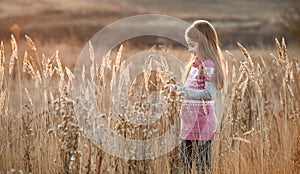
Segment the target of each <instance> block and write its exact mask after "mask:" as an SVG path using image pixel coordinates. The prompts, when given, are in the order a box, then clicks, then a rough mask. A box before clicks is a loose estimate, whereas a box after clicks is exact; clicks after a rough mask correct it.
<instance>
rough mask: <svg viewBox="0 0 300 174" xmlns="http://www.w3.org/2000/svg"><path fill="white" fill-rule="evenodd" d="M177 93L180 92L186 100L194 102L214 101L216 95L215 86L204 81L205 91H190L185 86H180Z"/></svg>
mask: <svg viewBox="0 0 300 174" xmlns="http://www.w3.org/2000/svg"><path fill="white" fill-rule="evenodd" d="M178 91H179V92H182V93H183V94H184V96H185V97H187V98H191V99H196V100H200V99H203V100H212V99H214V97H215V94H216V86H215V84H214V83H213V82H210V81H205V89H203V90H198V89H192V88H188V87H186V86H180V87H178Z"/></svg>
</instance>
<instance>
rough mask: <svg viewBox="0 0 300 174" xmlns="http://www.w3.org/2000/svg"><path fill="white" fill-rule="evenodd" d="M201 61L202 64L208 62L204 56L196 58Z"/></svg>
mask: <svg viewBox="0 0 300 174" xmlns="http://www.w3.org/2000/svg"><path fill="white" fill-rule="evenodd" d="M196 58H197V59H199V60H200V61H201V62H204V61H205V60H206V58H205V57H204V56H197V55H196V56H195V59H196Z"/></svg>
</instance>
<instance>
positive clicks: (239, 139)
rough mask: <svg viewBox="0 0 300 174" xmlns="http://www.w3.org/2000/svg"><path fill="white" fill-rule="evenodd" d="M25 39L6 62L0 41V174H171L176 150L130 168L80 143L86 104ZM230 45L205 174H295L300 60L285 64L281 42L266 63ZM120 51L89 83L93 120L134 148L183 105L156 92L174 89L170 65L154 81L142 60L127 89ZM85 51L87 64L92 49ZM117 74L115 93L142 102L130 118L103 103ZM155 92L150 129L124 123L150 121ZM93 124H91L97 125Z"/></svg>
mask: <svg viewBox="0 0 300 174" xmlns="http://www.w3.org/2000/svg"><path fill="white" fill-rule="evenodd" d="M26 40H27V43H28V48H27V51H26V52H25V53H24V55H20V54H21V52H20V50H18V46H17V44H16V41H15V39H14V37H13V36H12V38H11V46H12V51H11V55H10V56H8V57H7V54H8V52H9V51H5V50H4V43H3V42H1V49H0V84H1V86H0V87H1V94H0V109H1V117H0V137H1V138H0V156H1V159H0V173H16V172H22V173H172V172H175V171H177V170H178V166H179V159H178V156H177V154H178V149H177V148H176V149H174V150H173V151H172V152H170V153H168V154H165V155H163V156H160V157H157V158H155V159H151V160H144V161H136V160H126V159H120V158H117V157H113V156H111V155H109V154H107V153H105V152H104V151H102V150H101V149H99V148H98V147H97V146H96V145H94V144H93V142H92V141H91V140H89V139H88V138H86V136H84V133H83V130H82V129H80V127H79V124H78V123H79V121H80V120H78V118H77V117H76V116H75V110H74V108H75V107H77V108H78V107H82V106H88V104H89V102H92V101H91V100H90V98H88V96H87V98H86V103H83V104H78V103H77V102H75V101H76V98H72V95H71V94H72V89H73V88H72V86H71V84H72V79H73V78H74V75H73V74H72V72H71V71H70V70H69V69H68V68H66V67H64V66H63V64H62V63H61V61H60V59H59V53H58V52H54V54H52V56H49V57H48V56H47V55H43V54H42V56H41V55H40V53H39V52H38V49H37V47H36V46H35V44H34V42H32V40H31V39H30V38H29V37H26ZM238 46H239V48H240V49H241V51H240V56H238V57H236V56H235V55H236V54H231V53H230V52H227V53H228V54H227V55H228V56H227V57H228V62H227V70H226V71H227V76H228V77H227V78H228V83H227V84H226V85H225V88H224V89H223V90H222V91H221V92H219V93H218V96H217V97H218V100H217V110H216V113H217V114H218V116H219V118H218V120H219V127H218V129H217V138H216V140H215V141H214V142H213V145H212V150H213V165H212V168H213V173H299V159H300V156H299V153H300V151H299V148H294V147H299V137H300V134H299V133H300V130H299V126H300V119H299V116H300V108H299V106H300V105H299V104H300V103H299V102H300V101H299V97H298V96H299V91H300V84H299V81H300V68H299V57H289V56H288V51H287V49H286V45H285V42H284V40H282V41H278V40H276V48H277V53H274V54H272V56H268V57H255V58H252V56H251V55H250V53H249V52H248V51H247V50H246V49H245V48H244V47H243V46H242V45H241V44H239V45H238ZM122 49H126V47H124V48H120V51H119V52H118V54H117V56H116V57H117V58H113V56H111V55H108V56H107V58H106V59H105V61H103V62H102V64H101V65H99V69H97V71H96V72H97V73H96V74H94V75H92V76H93V78H95V80H96V81H95V84H96V85H95V87H96V89H95V90H96V91H97V101H98V103H97V104H98V107H99V108H100V110H101V108H106V110H102V111H103V113H102V115H101V117H103V118H105V124H107V125H109V126H110V127H111V128H112V129H115V130H117V131H118V133H119V134H120V135H122V136H124V137H130V138H132V139H140V140H146V139H152V138H154V137H158V136H159V135H162V134H163V133H164V132H165V131H166V130H168V129H169V128H170V126H171V125H173V124H174V122H176V120H178V119H179V109H180V100H181V97H180V96H179V95H175V96H174V95H169V94H168V93H166V92H163V91H164V90H166V88H165V87H166V86H167V85H168V84H169V83H174V81H173V80H172V75H170V74H169V72H168V68H167V66H169V67H170V66H176V65H172V64H170V65H166V63H165V62H164V61H162V62H161V65H162V66H161V69H158V70H157V71H156V72H152V71H149V66H150V65H151V61H153V60H151V59H149V61H147V62H146V63H145V64H144V72H143V74H141V75H140V76H139V77H138V78H137V81H136V83H134V84H128V78H129V75H128V69H127V68H126V66H124V65H122V64H121V56H122V55H121V53H122ZM90 52H91V54H90V55H91V61H94V57H93V56H92V55H93V49H92V47H90ZM242 55H244V56H243V57H242ZM39 60H40V61H39ZM239 61H240V62H239ZM22 67H23V70H22ZM96 67H98V66H96ZM86 71H90V70H88V69H86ZM118 71H120V72H121V74H122V76H121V77H120V78H119V79H120V81H119V82H118V83H119V84H120V86H121V85H123V86H125V87H126V88H125V89H128V90H129V89H130V88H138V86H141V89H140V91H139V92H141V93H142V94H139V96H140V100H139V101H137V102H136V103H133V109H132V110H130V111H126V112H122V113H118V112H120V111H118V112H116V110H114V109H113V108H112V107H109V106H112V103H111V101H108V100H105V98H110V97H111V93H112V91H111V86H112V85H113V83H111V79H112V77H114V76H115V75H116V74H117V72H118ZM163 74H164V75H163ZM165 74H167V75H165ZM82 78H84V75H82ZM147 79H148V80H147ZM149 80H150V81H149ZM137 84H139V85H137ZM93 86H94V85H93V84H91V85H90V86H89V88H90V89H91V88H92V87H93ZM131 90H132V89H131ZM119 91H122V89H121V88H120V90H119ZM153 91H161V92H162V96H164V97H165V101H166V103H167V106H168V108H167V110H166V111H165V112H164V114H163V115H162V116H161V118H160V119H158V120H157V121H156V122H154V123H152V124H148V125H136V124H133V123H131V122H130V121H129V120H130V114H131V115H133V116H134V115H137V114H142V115H144V116H145V117H144V118H145V119H146V120H147V119H149V117H147V113H149V110H150V109H151V103H147V100H145V97H146V96H147V95H149V94H150V93H151V92H153ZM82 92H87V93H88V90H86V89H84V91H82ZM134 100H136V99H134ZM178 103H179V105H178ZM85 104H86V105H85ZM104 106H105V107H104ZM124 107H125V108H126V107H129V106H127V105H125V106H124ZM149 107H150V108H149ZM80 114H83V115H85V116H86V118H89V108H84V107H82V110H81V113H80ZM89 119H90V118H89ZM93 120H95V121H93ZM91 121H92V123H94V124H95V123H97V120H96V119H92V120H91ZM297 145H298V146H297ZM155 150H159V149H155Z"/></svg>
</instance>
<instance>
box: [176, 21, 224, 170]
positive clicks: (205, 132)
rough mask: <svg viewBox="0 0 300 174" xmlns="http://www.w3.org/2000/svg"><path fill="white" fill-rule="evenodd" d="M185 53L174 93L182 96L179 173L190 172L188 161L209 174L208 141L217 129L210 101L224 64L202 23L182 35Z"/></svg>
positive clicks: (209, 27) (213, 33) (211, 31)
mask: <svg viewBox="0 0 300 174" xmlns="http://www.w3.org/2000/svg"><path fill="white" fill-rule="evenodd" d="M185 39H186V42H187V44H188V47H189V51H190V52H191V53H192V54H193V57H192V58H191V60H190V62H189V63H188V64H187V68H186V70H187V71H186V75H185V76H184V78H183V82H184V85H183V86H177V87H176V89H177V90H178V91H179V92H182V94H183V102H182V107H181V131H180V138H181V139H182V143H181V145H180V158H181V164H182V165H181V166H182V167H181V169H182V171H183V173H189V172H191V168H192V161H193V160H192V159H194V160H195V165H196V170H197V172H198V173H207V172H208V173H210V169H211V150H210V145H211V141H212V140H214V134H215V130H216V125H217V118H216V116H215V112H214V98H215V93H216V91H217V90H219V89H221V88H222V87H223V83H224V78H225V75H224V71H223V69H224V61H223V56H222V54H221V51H220V48H219V41H218V36H217V33H216V30H215V29H214V27H213V26H212V25H211V24H210V23H209V22H208V21H205V20H197V21H195V22H194V23H193V24H192V25H191V26H190V27H189V28H187V29H186V31H185Z"/></svg>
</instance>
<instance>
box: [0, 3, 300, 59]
mask: <svg viewBox="0 0 300 174" xmlns="http://www.w3.org/2000/svg"><path fill="white" fill-rule="evenodd" d="M297 9H300V1H299V0H285V1H282V0H251V1H249V0H163V1H162V0H122V1H119V0H85V1H82V0H0V26H1V27H0V40H3V41H9V39H10V35H11V34H14V35H15V37H16V39H17V40H20V39H24V35H25V34H26V35H28V36H30V37H31V38H32V39H33V40H34V41H35V42H36V44H37V45H40V46H41V47H42V48H41V50H42V52H46V53H47V51H48V50H52V52H53V51H54V50H55V49H59V50H64V52H62V54H65V56H68V57H77V56H78V54H79V53H80V50H81V48H82V46H83V45H84V44H85V43H86V42H87V41H88V39H89V38H91V37H92V36H93V35H94V34H96V33H97V32H98V31H99V30H100V29H101V28H103V27H105V26H106V25H108V24H110V23H112V22H115V21H117V20H119V19H122V18H124V17H129V16H132V15H137V14H147V13H156V14H163V15H169V16H172V17H176V18H179V19H182V20H185V21H187V22H192V21H193V20H196V19H206V20H208V21H210V22H211V23H212V24H213V25H214V26H215V28H216V30H217V32H218V34H219V37H220V42H221V47H222V48H223V49H230V48H232V47H237V46H236V42H240V43H242V44H243V45H244V46H246V47H247V48H251V47H256V48H257V47H260V48H265V47H268V46H274V43H275V42H274V38H275V37H277V38H281V37H282V36H284V37H285V38H286V42H287V44H288V45H297V44H299V40H300V39H299V38H300V34H299V33H300V18H299V10H298V11H297ZM166 25H167V24H166ZM145 27H147V26H146V25H145ZM159 41H161V39H159V40H158V38H151V37H150V38H149V37H147V38H139V39H137V40H135V42H134V45H133V46H134V47H138V46H139V45H141V44H140V43H142V44H146V45H151V44H155V43H158V42H159ZM174 44H176V43H174ZM45 46H47V48H45Z"/></svg>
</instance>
